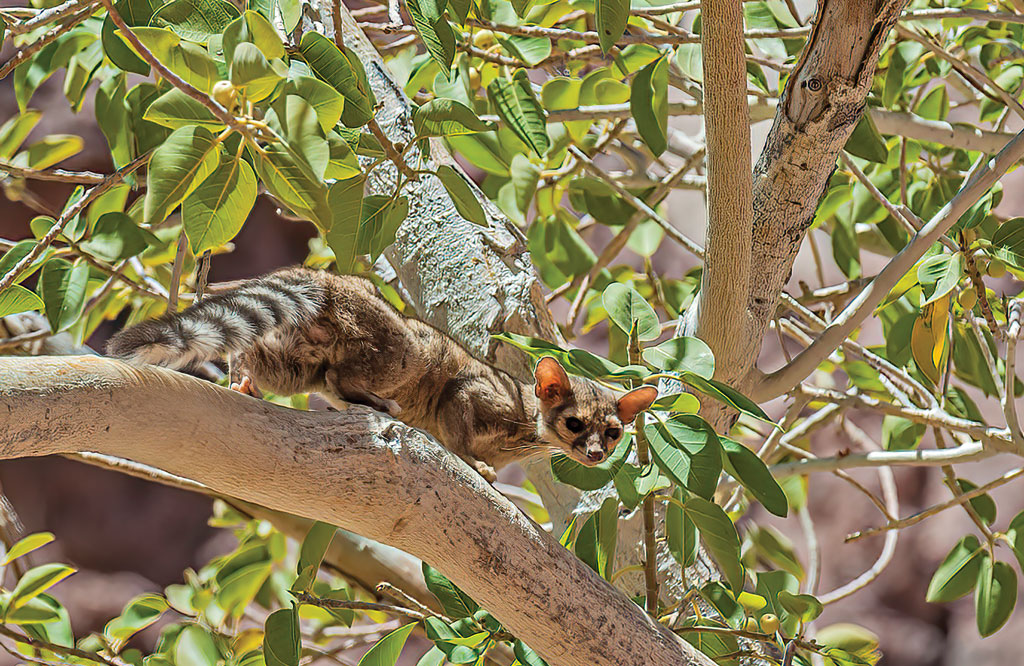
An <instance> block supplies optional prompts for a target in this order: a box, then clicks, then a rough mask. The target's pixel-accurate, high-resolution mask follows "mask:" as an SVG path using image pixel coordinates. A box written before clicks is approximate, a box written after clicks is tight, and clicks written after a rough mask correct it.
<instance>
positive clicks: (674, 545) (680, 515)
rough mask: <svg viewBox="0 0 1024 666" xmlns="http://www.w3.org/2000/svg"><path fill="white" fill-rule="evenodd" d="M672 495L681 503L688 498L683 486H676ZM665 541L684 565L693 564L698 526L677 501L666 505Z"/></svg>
mask: <svg viewBox="0 0 1024 666" xmlns="http://www.w3.org/2000/svg"><path fill="white" fill-rule="evenodd" d="M672 496H673V497H674V498H675V499H676V500H677V501H678V502H680V503H682V502H684V501H685V499H686V495H685V494H684V491H683V489H682V488H676V489H675V491H674V492H673V494H672ZM665 542H666V544H667V545H668V550H669V552H670V553H672V557H673V558H674V559H675V561H676V562H678V563H679V564H681V565H682V566H684V567H688V566H691V565H692V564H693V563H694V562H695V561H696V560H697V550H698V548H697V526H696V525H694V524H693V521H692V520H690V519H689V518H688V517H687V516H686V512H685V511H683V507H682V506H680V505H679V504H677V503H676V502H669V504H668V506H667V507H665Z"/></svg>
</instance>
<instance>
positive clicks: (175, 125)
mask: <svg viewBox="0 0 1024 666" xmlns="http://www.w3.org/2000/svg"><path fill="white" fill-rule="evenodd" d="M142 117H143V118H145V119H146V120H148V121H149V122H151V123H156V124H157V125H162V126H164V127H170V128H171V129H179V128H181V127H185V126H187V125H200V126H202V127H205V128H206V129H208V130H211V131H214V132H219V131H221V130H223V129H224V123H222V122H221V121H220V120H218V119H217V117H216V116H215V115H213V112H212V111H210V110H209V109H208V108H206V107H205V106H203V105H202V104H201V103H199V102H198V101H196V100H194V99H192V98H191V97H189V96H188V95H186V94H185V93H183V92H181V91H180V90H178V89H177V88H171V89H170V90H168V91H167V92H165V93H164V94H163V95H160V97H158V98H157V99H156V101H154V102H153V103H152V104H150V105H149V108H147V109H146V112H145V113H144V114H143V116H142Z"/></svg>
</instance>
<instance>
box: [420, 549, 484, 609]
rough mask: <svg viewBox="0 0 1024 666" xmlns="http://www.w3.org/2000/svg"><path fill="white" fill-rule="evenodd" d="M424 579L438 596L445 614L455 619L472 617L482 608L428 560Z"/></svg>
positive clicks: (424, 566) (424, 564)
mask: <svg viewBox="0 0 1024 666" xmlns="http://www.w3.org/2000/svg"><path fill="white" fill-rule="evenodd" d="M423 580H424V581H425V582H426V584H427V589H428V590H430V593H431V594H433V595H434V596H435V597H437V600H438V601H439V602H440V603H441V607H442V608H443V609H444V612H445V614H446V615H448V616H449V617H451V618H455V619H459V618H462V617H472V615H473V613H475V612H477V611H478V610H480V606H478V605H477V603H476V602H475V601H473V600H472V599H470V598H469V595H467V594H466V593H465V592H463V591H462V590H460V589H459V588H458V587H456V586H455V583H453V582H451V581H450V580H448V579H447V578H446V577H445V576H444V574H442V573H441V572H440V571H438V570H437V569H435V568H434V567H432V566H430V565H429V564H427V563H426V562H424V563H423Z"/></svg>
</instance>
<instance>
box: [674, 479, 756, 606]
mask: <svg viewBox="0 0 1024 666" xmlns="http://www.w3.org/2000/svg"><path fill="white" fill-rule="evenodd" d="M685 511H686V515H687V517H688V518H689V519H690V520H692V521H693V524H694V525H696V526H697V531H698V532H700V538H701V540H702V541H703V542H704V545H705V546H707V549H708V552H709V553H711V557H712V558H714V560H715V562H716V563H717V564H718V566H719V568H720V570H721V572H722V576H723V577H724V578H725V580H726V582H727V583H728V584H729V587H731V588H732V590H733V593H735V594H738V593H739V592H740V590H742V589H743V566H742V565H741V564H740V539H739V536H737V534H736V527H735V526H734V525H733V524H732V521H731V520H729V516H727V515H726V513H725V511H723V510H722V507H720V506H718V505H717V504H715V503H714V502H709V501H708V500H706V499H704V498H702V497H691V498H690V499H688V500H686V508H685Z"/></svg>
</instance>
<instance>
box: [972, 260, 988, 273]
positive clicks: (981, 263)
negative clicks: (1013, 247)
mask: <svg viewBox="0 0 1024 666" xmlns="http://www.w3.org/2000/svg"><path fill="white" fill-rule="evenodd" d="M974 265H975V267H976V268H977V269H978V272H979V273H984V272H986V271H987V270H988V257H984V256H982V257H975V259H974Z"/></svg>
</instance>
